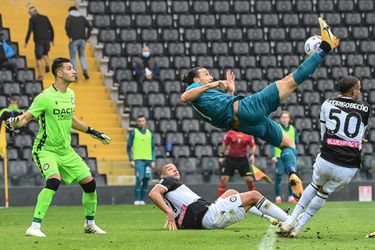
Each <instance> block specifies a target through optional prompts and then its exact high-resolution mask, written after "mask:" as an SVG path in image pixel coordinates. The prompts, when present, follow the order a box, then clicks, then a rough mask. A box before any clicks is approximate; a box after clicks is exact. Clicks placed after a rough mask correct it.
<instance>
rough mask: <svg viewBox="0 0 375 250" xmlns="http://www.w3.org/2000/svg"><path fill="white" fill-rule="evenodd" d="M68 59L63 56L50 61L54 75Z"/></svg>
mask: <svg viewBox="0 0 375 250" xmlns="http://www.w3.org/2000/svg"><path fill="white" fill-rule="evenodd" d="M69 62H70V60H69V59H68V58H65V57H58V58H56V59H55V60H53V63H52V74H53V75H54V76H56V73H57V70H58V69H59V68H60V67H61V66H62V65H63V64H64V63H69Z"/></svg>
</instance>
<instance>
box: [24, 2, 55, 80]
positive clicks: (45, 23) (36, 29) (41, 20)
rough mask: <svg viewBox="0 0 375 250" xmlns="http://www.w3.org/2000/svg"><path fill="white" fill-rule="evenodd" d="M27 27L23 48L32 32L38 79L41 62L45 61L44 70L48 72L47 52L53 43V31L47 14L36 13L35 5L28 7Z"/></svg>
mask: <svg viewBox="0 0 375 250" xmlns="http://www.w3.org/2000/svg"><path fill="white" fill-rule="evenodd" d="M29 14H30V19H29V29H28V31H27V34H26V39H25V48H26V46H27V43H28V41H29V39H30V35H31V33H32V32H33V33H34V43H35V58H36V69H37V72H38V77H37V79H38V80H43V73H42V68H43V62H42V60H44V62H45V72H46V73H48V72H49V58H48V52H49V50H50V48H51V45H53V38H54V31H53V27H52V24H51V22H50V21H49V19H48V17H47V16H44V15H41V14H39V13H38V11H37V9H36V8H35V7H30V8H29Z"/></svg>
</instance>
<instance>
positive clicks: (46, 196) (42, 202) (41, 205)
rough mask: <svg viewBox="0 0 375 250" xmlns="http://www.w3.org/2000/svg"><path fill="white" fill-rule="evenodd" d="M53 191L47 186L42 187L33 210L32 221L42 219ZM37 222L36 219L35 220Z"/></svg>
mask: <svg viewBox="0 0 375 250" xmlns="http://www.w3.org/2000/svg"><path fill="white" fill-rule="evenodd" d="M55 193H56V192H55V191H53V190H51V189H49V188H43V189H42V190H41V191H40V193H39V195H38V199H37V202H36V206H35V211H34V221H35V219H37V220H38V219H39V220H40V221H41V220H43V219H44V216H45V215H46V212H47V210H48V208H49V205H50V204H51V202H52V198H53V196H54V195H55ZM36 222H37V221H36Z"/></svg>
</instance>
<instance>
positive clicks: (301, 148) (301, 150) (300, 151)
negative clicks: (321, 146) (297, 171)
mask: <svg viewBox="0 0 375 250" xmlns="http://www.w3.org/2000/svg"><path fill="white" fill-rule="evenodd" d="M296 146H297V149H296V151H297V158H298V156H304V155H305V147H304V146H303V144H301V143H299V144H297V145H296ZM297 167H298V163H297Z"/></svg>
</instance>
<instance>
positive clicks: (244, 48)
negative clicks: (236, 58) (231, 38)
mask: <svg viewBox="0 0 375 250" xmlns="http://www.w3.org/2000/svg"><path fill="white" fill-rule="evenodd" d="M248 53H249V44H248V43H247V42H234V43H233V54H235V55H247V54H248Z"/></svg>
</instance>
